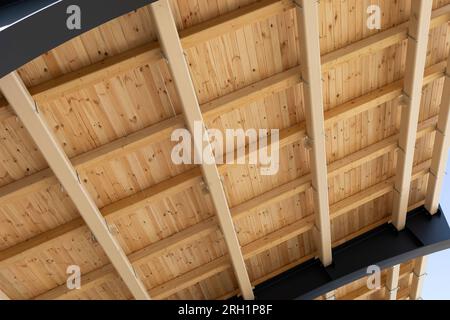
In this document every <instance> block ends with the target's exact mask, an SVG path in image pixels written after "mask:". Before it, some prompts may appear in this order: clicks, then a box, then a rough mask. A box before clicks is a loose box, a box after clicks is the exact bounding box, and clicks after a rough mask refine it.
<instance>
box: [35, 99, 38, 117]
mask: <svg viewBox="0 0 450 320" xmlns="http://www.w3.org/2000/svg"><path fill="white" fill-rule="evenodd" d="M34 111H35V112H36V113H37V114H39V107H38V104H37V101H36V100H34Z"/></svg>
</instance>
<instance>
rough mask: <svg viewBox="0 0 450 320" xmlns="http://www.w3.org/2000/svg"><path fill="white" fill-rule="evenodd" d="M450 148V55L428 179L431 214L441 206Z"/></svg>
mask: <svg viewBox="0 0 450 320" xmlns="http://www.w3.org/2000/svg"><path fill="white" fill-rule="evenodd" d="M449 148H450V55H449V57H448V61H447V71H446V75H445V81H444V89H443V90H442V99H441V105H440V107H439V120H438V124H437V127H436V136H435V138H434V147H433V158H432V159H433V161H432V162H431V168H430V177H429V179H428V187H427V195H426V199H425V207H426V208H427V210H428V211H429V212H430V213H431V214H435V213H436V212H437V211H438V207H439V197H440V196H441V191H442V185H443V183H444V177H445V169H446V166H447V160H448V151H449Z"/></svg>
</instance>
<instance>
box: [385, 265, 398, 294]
mask: <svg viewBox="0 0 450 320" xmlns="http://www.w3.org/2000/svg"><path fill="white" fill-rule="evenodd" d="M386 272H387V276H386V299H387V300H397V292H398V281H399V278H400V265H399V264H397V265H395V266H393V267H392V268H389V269H388V270H387V271H386Z"/></svg>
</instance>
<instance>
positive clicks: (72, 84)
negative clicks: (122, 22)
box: [0, 0, 450, 119]
mask: <svg viewBox="0 0 450 320" xmlns="http://www.w3.org/2000/svg"><path fill="white" fill-rule="evenodd" d="M292 7H293V3H292V1H278V0H267V1H258V2H257V3H255V4H252V5H249V6H245V7H242V8H240V9H237V10H235V11H233V12H231V13H229V14H227V15H223V16H219V17H218V18H216V19H212V20H211V21H206V22H204V23H201V24H199V25H197V26H194V27H191V28H189V29H187V30H185V31H183V32H182V33H181V36H182V39H181V41H182V44H183V47H184V48H189V47H192V46H196V45H198V44H200V43H203V42H204V41H207V40H209V39H210V38H208V36H209V37H217V36H219V35H221V34H226V33H228V32H229V31H230V30H234V29H236V27H237V26H241V27H242V26H243V23H242V22H243V21H245V22H246V23H248V22H253V21H258V20H260V19H264V18H267V17H269V16H273V15H277V14H280V13H282V12H284V11H286V10H289V9H290V8H292ZM432 17H433V19H432V21H431V25H430V28H436V27H439V26H441V25H442V24H444V23H447V22H448V21H449V20H450V5H445V6H443V7H441V8H439V9H436V10H434V11H433V16H432ZM255 19H256V20H255ZM224 26H226V27H224ZM407 28H408V22H405V23H403V24H401V25H399V26H396V27H393V28H390V29H388V30H385V31H382V32H380V33H377V34H375V35H373V36H370V37H368V38H365V39H363V40H359V41H357V42H355V43H352V44H350V45H348V46H346V47H344V48H341V49H338V50H335V51H333V52H331V53H328V54H325V55H324V56H322V70H323V71H328V70H330V69H332V68H334V67H335V66H337V65H339V64H341V63H344V62H346V61H349V60H352V59H355V58H360V57H362V56H365V55H368V54H371V53H374V52H376V51H377V50H382V49H384V48H387V47H389V46H391V45H393V44H395V43H398V42H400V41H402V40H405V39H406V38H407ZM183 35H184V37H185V38H183ZM160 59H161V54H160V50H159V46H158V43H157V42H152V43H149V44H145V45H142V46H140V47H137V48H133V49H130V50H128V51H126V52H124V53H121V54H118V55H116V56H113V57H109V58H107V59H105V60H103V61H100V62H98V63H96V64H93V65H90V66H87V67H85V68H82V69H80V70H77V71H74V72H71V73H68V74H66V75H63V76H61V77H58V78H56V79H52V80H50V81H47V82H45V83H43V84H40V85H37V86H34V87H31V88H29V91H30V93H31V94H32V95H33V97H34V98H35V100H37V101H47V100H52V99H55V98H57V97H61V96H63V95H65V94H69V93H73V92H76V91H78V90H81V89H83V88H86V87H87V86H90V85H93V84H96V83H99V82H101V81H104V80H107V79H110V78H112V77H114V76H117V75H120V74H122V73H124V72H126V71H128V70H131V69H133V68H137V67H140V66H143V65H146V64H151V63H154V62H156V61H158V60H160ZM9 116H14V114H13V113H12V112H11V109H10V108H8V107H7V103H6V101H5V100H4V99H2V98H0V119H4V118H6V117H9Z"/></svg>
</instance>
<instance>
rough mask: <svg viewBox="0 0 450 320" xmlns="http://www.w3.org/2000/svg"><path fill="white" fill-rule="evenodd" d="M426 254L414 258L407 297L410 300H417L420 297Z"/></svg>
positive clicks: (424, 273)
mask: <svg viewBox="0 0 450 320" xmlns="http://www.w3.org/2000/svg"><path fill="white" fill-rule="evenodd" d="M427 259H428V257H427V256H424V257H420V258H417V259H416V262H415V263H414V270H413V279H412V285H411V291H410V293H409V297H410V299H411V300H418V299H420V298H421V294H422V287H423V282H424V280H425V277H426V272H425V270H426V266H427Z"/></svg>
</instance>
